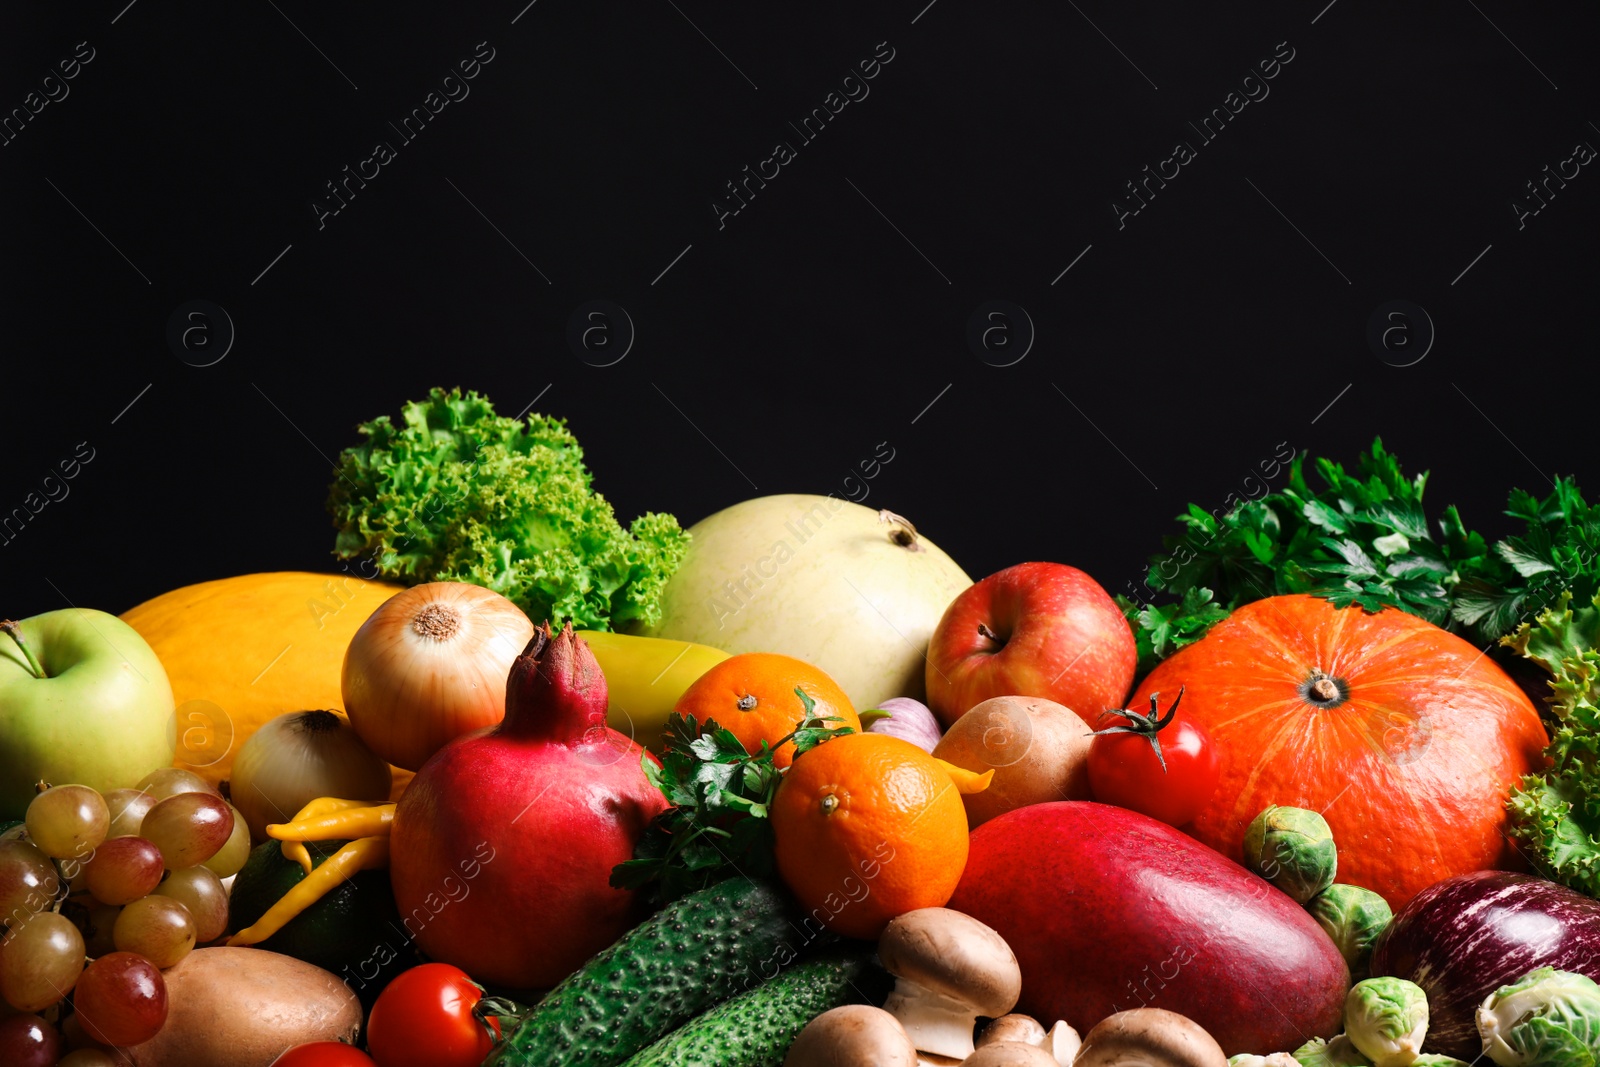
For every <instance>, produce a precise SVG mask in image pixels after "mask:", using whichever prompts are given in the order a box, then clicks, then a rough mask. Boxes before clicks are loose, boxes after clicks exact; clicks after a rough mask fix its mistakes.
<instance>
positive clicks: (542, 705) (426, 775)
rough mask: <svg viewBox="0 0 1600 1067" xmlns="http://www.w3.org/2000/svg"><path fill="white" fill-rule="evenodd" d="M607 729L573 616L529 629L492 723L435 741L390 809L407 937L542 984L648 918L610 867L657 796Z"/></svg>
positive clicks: (492, 976)
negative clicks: (614, 880) (500, 714)
mask: <svg viewBox="0 0 1600 1067" xmlns="http://www.w3.org/2000/svg"><path fill="white" fill-rule="evenodd" d="M642 751H643V750H642V749H641V748H640V747H639V746H638V745H636V744H634V743H633V742H632V741H630V740H628V739H627V738H625V737H623V736H622V735H621V734H619V733H617V732H616V731H615V730H611V729H608V728H607V727H606V680H605V676H604V675H603V674H602V673H601V672H600V665H599V664H598V663H597V662H596V661H595V658H594V653H592V652H591V651H589V646H588V645H587V644H585V643H584V642H583V641H582V640H580V639H579V638H578V637H577V636H576V635H575V634H574V633H573V632H572V627H571V625H570V624H569V625H567V626H566V627H564V628H563V629H562V631H561V633H560V634H552V633H551V631H550V628H549V626H548V625H545V626H540V627H538V628H537V629H536V630H535V632H534V635H533V639H532V640H530V641H529V642H528V645H527V647H526V648H524V649H523V650H522V654H521V655H519V656H518V657H517V659H516V661H515V662H513V663H512V665H511V672H510V675H509V677H508V678H507V681H506V715H505V718H504V719H503V720H502V721H501V722H500V723H499V724H498V725H496V726H493V727H490V728H487V729H485V730H480V731H478V732H476V733H472V734H468V735H467V736H465V737H461V738H458V739H456V740H455V741H452V742H450V743H449V744H447V745H445V746H444V747H443V748H441V749H440V750H439V751H438V752H437V753H435V754H434V755H433V757H432V758H431V759H429V760H428V762H427V763H425V764H423V766H422V769H421V770H419V771H418V772H417V776H416V778H415V779H414V780H413V781H412V782H411V784H410V786H408V787H407V789H406V791H405V793H404V794H403V795H402V796H401V798H400V803H399V805H398V807H396V809H395V813H394V826H393V829H392V831H391V839H390V847H391V859H390V877H391V879H392V881H393V883H394V896H395V902H396V903H397V904H398V905H399V906H400V914H401V917H402V921H403V923H404V925H405V929H406V933H407V934H408V935H409V936H411V937H412V938H414V939H415V940H416V942H417V944H418V945H419V946H421V948H422V950H423V951H424V952H426V953H427V954H428V956H429V957H430V958H432V959H434V960H438V961H441V962H444V963H451V964H454V965H456V966H457V967H460V968H462V969H463V970H465V971H466V972H467V973H469V974H471V975H472V976H473V977H474V978H476V979H477V980H478V981H480V982H485V983H488V984H492V985H502V986H510V987H514V988H520V989H544V988H548V987H549V986H553V985H555V984H556V983H557V982H559V981H560V980H561V979H562V978H564V977H566V976H567V975H568V974H570V973H571V972H572V971H574V970H576V969H577V968H578V966H579V965H581V964H582V963H583V962H584V961H585V960H586V959H588V958H589V957H590V956H592V955H594V954H595V953H596V952H598V951H599V950H600V949H602V948H604V947H606V946H607V945H609V944H610V943H611V942H613V941H615V940H616V939H617V938H618V937H619V936H620V935H621V934H622V933H623V932H624V931H626V930H627V929H628V928H629V927H631V926H633V925H634V924H635V923H636V922H638V921H639V920H640V919H642V918H643V917H644V914H643V909H642V904H641V902H640V901H639V900H638V899H637V898H636V896H635V894H633V893H632V892H626V891H623V890H619V889H612V888H611V887H610V885H609V884H608V879H609V878H610V875H611V868H612V867H614V866H616V865H617V864H618V863H620V862H622V861H623V860H626V859H630V858H632V856H633V846H634V843H635V842H636V841H637V840H638V839H639V836H640V835H641V834H642V833H643V832H644V829H645V827H646V825H647V824H648V823H649V822H650V820H651V819H652V818H653V817H654V816H655V815H656V814H657V813H658V812H660V811H661V810H662V809H663V808H665V807H666V800H665V798H663V797H662V795H661V793H660V791H659V790H657V789H655V788H654V787H653V786H651V785H650V783H649V782H648V781H647V780H646V779H645V776H644V772H643V771H642V770H641V769H640V764H639V760H640V754H641V752H642Z"/></svg>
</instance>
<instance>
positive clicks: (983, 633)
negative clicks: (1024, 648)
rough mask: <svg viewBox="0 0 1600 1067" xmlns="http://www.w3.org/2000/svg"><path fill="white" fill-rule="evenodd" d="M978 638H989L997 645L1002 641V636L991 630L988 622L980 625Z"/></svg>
mask: <svg viewBox="0 0 1600 1067" xmlns="http://www.w3.org/2000/svg"><path fill="white" fill-rule="evenodd" d="M978 636H979V637H987V638H988V639H989V640H991V641H994V642H997V643H998V642H999V641H1000V635H999V634H997V633H995V632H994V631H993V630H991V629H989V624H988V623H986V622H980V623H979V624H978Z"/></svg>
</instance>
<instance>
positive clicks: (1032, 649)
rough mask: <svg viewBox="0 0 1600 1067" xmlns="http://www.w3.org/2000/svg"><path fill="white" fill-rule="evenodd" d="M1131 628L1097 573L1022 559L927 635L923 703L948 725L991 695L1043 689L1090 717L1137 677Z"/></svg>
mask: <svg viewBox="0 0 1600 1067" xmlns="http://www.w3.org/2000/svg"><path fill="white" fill-rule="evenodd" d="M1137 660H1138V653H1137V650H1136V648H1135V645H1134V641H1133V630H1132V629H1130V628H1129V626H1128V622H1127V620H1126V619H1124V618H1123V617H1122V612H1121V611H1120V610H1119V609H1118V608H1117V605H1116V602H1115V601H1113V600H1112V599H1111V596H1110V594H1108V593H1107V592H1106V591H1105V590H1104V589H1102V588H1101V587H1100V585H1099V583H1098V582H1096V581H1095V580H1094V579H1093V578H1091V577H1089V576H1088V575H1087V574H1085V573H1083V572H1082V571H1080V570H1079V569H1078V568H1076V567H1068V566H1067V565H1066V564H1063V563H1019V564H1017V565H1016V566H1015V567H1007V568H1006V569H1005V570H1003V571H1000V572H999V573H997V574H991V575H990V576H989V577H987V578H985V579H984V580H983V581H981V582H979V583H977V584H976V585H974V586H971V587H970V588H968V589H967V590H965V591H964V592H962V593H961V595H959V596H957V597H956V598H955V600H953V601H951V603H950V606H949V607H948V608H946V609H945V613H944V618H942V619H940V620H939V626H938V628H937V629H936V630H934V632H933V639H932V640H931V641H930V642H929V644H928V673H927V678H928V704H929V706H930V707H932V708H933V711H934V714H935V715H937V716H938V717H939V721H940V722H942V723H943V724H944V725H945V727H946V728H947V729H948V728H949V727H950V726H952V725H953V724H954V723H955V721H956V720H957V719H959V718H960V717H961V716H962V715H964V714H966V712H967V709H969V708H972V707H974V706H976V705H978V704H981V703H982V702H983V701H985V700H988V699H989V698H990V697H998V696H1024V697H1042V698H1044V699H1046V700H1054V701H1055V702H1056V703H1058V704H1065V705H1066V706H1067V707H1069V708H1071V709H1072V710H1073V711H1075V712H1077V714H1078V716H1079V718H1081V719H1083V720H1084V721H1085V722H1088V723H1091V724H1092V723H1093V722H1094V721H1095V718H1096V717H1097V716H1099V714H1100V713H1101V712H1102V711H1104V710H1105V709H1106V708H1120V707H1122V703H1123V700H1124V699H1125V698H1126V697H1127V695H1128V689H1129V687H1131V686H1132V685H1133V670H1134V665H1135V664H1136V662H1137Z"/></svg>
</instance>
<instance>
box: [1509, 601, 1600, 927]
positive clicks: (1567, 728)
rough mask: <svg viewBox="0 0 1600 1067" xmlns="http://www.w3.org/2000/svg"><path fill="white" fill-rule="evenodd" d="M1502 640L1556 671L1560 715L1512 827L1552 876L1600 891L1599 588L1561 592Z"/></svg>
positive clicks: (1515, 802) (1553, 706)
mask: <svg viewBox="0 0 1600 1067" xmlns="http://www.w3.org/2000/svg"><path fill="white" fill-rule="evenodd" d="M1502 640H1503V642H1504V643H1505V644H1507V645H1509V646H1511V647H1512V648H1514V649H1516V650H1517V651H1518V652H1520V653H1521V654H1522V655H1524V656H1526V657H1527V658H1529V659H1531V660H1533V661H1534V662H1536V663H1538V664H1539V665H1541V666H1542V667H1544V668H1545V669H1546V670H1548V671H1549V672H1550V674H1551V681H1550V688H1551V692H1552V696H1551V700H1550V711H1551V713H1552V714H1553V715H1554V717H1555V723H1554V729H1553V730H1552V731H1551V736H1550V747H1549V748H1548V749H1546V750H1545V755H1546V756H1547V757H1548V758H1549V760H1550V766H1549V768H1548V769H1547V770H1545V771H1544V772H1543V773H1540V774H1530V775H1528V776H1527V777H1525V778H1523V780H1522V783H1521V786H1520V787H1519V788H1518V789H1517V790H1516V791H1515V792H1514V793H1512V795H1511V801H1510V812H1511V828H1510V829H1511V834H1512V835H1513V836H1514V837H1516V838H1518V839H1520V840H1522V841H1526V842H1527V843H1528V844H1529V846H1530V847H1531V849H1532V851H1533V853H1534V858H1535V859H1536V860H1537V861H1538V863H1539V864H1540V866H1542V867H1543V868H1544V869H1545V873H1546V874H1548V875H1549V877H1551V878H1552V879H1554V880H1555V881H1557V882H1560V883H1561V884H1563V885H1566V886H1569V887H1571V888H1573V889H1576V890H1578V891H1579V892H1580V893H1587V894H1588V895H1589V896H1591V897H1600V593H1597V594H1595V595H1594V597H1593V598H1592V599H1591V601H1590V603H1589V605H1588V606H1586V607H1581V608H1578V609H1576V610H1574V609H1573V607H1572V594H1571V593H1570V592H1565V593H1562V594H1561V599H1560V602H1559V603H1558V604H1557V605H1556V606H1555V607H1552V608H1550V609H1548V610H1546V611H1545V612H1543V613H1542V614H1540V615H1539V617H1538V618H1537V619H1535V620H1534V621H1533V622H1532V623H1525V624H1523V626H1521V627H1520V628H1519V629H1518V630H1517V631H1516V633H1514V634H1511V635H1510V636H1508V637H1505V638H1503V639H1502Z"/></svg>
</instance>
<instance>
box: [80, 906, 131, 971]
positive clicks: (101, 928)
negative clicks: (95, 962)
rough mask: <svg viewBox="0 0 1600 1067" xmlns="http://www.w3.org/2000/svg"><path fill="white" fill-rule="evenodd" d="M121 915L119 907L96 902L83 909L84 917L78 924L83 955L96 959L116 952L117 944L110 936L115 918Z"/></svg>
mask: <svg viewBox="0 0 1600 1067" xmlns="http://www.w3.org/2000/svg"><path fill="white" fill-rule="evenodd" d="M121 914H122V908H121V907H117V906H113V905H111V904H102V903H100V902H99V901H98V900H91V901H90V902H89V906H88V907H87V908H85V909H84V917H83V919H82V920H81V921H80V922H79V924H78V925H79V928H80V929H81V930H82V931H83V941H84V947H83V952H84V955H86V956H90V957H96V956H104V955H105V954H106V953H107V952H115V951H116V949H117V943H116V941H115V940H114V939H113V938H112V936H111V935H112V931H113V930H114V929H115V928H116V924H117V916H118V915H121Z"/></svg>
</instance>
